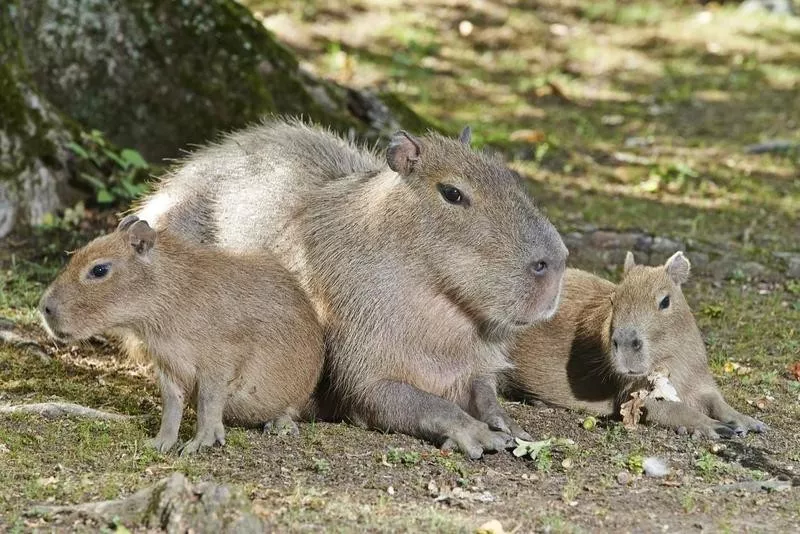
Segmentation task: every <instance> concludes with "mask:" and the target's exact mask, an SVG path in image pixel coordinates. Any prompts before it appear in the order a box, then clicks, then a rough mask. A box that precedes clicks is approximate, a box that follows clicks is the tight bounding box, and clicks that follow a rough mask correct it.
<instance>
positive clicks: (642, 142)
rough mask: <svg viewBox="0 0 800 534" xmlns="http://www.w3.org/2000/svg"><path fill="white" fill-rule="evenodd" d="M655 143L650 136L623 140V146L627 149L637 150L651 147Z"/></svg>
mask: <svg viewBox="0 0 800 534" xmlns="http://www.w3.org/2000/svg"><path fill="white" fill-rule="evenodd" d="M655 142H656V141H655V138H654V137H653V136H652V135H648V136H647V137H628V138H626V139H625V146H626V147H627V148H638V147H644V146H650V145H653V144H654V143H655Z"/></svg>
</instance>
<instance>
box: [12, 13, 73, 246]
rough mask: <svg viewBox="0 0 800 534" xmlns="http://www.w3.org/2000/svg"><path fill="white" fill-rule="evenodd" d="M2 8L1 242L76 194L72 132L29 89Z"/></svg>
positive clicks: (24, 70)
mask: <svg viewBox="0 0 800 534" xmlns="http://www.w3.org/2000/svg"><path fill="white" fill-rule="evenodd" d="M8 22H9V19H8V17H7V13H6V8H3V11H2V13H0V237H4V236H5V235H6V234H8V233H9V232H10V231H11V229H12V228H13V227H14V226H15V224H16V223H17V222H25V223H33V224H36V223H39V222H40V221H41V220H42V217H44V215H45V214H47V213H49V212H53V211H54V210H56V209H58V208H59V207H60V206H61V205H62V202H64V201H68V200H69V199H70V197H72V196H74V194H75V192H74V191H72V190H71V189H70V188H69V186H68V183H69V178H70V170H69V159H70V155H69V153H68V151H67V150H66V149H65V148H64V145H65V143H67V142H69V141H71V140H72V139H73V137H74V134H75V132H76V130H75V128H74V126H72V125H71V124H69V122H68V121H65V120H64V118H63V117H62V116H61V115H60V113H59V112H58V111H57V110H56V109H55V108H54V107H53V105H52V104H51V103H50V102H49V101H48V100H47V99H46V98H44V97H42V95H41V94H40V93H39V92H38V91H37V90H36V89H35V88H34V86H33V84H32V83H31V80H30V77H29V76H28V74H27V72H26V69H25V64H24V62H23V59H22V55H21V54H20V48H19V41H18V40H17V38H16V33H15V32H14V31H13V30H12V28H11V26H10V24H9V23H8Z"/></svg>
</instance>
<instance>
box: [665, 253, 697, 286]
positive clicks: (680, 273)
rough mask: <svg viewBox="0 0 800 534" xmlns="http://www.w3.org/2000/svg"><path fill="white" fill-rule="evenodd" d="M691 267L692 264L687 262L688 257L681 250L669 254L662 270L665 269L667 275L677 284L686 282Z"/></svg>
mask: <svg viewBox="0 0 800 534" xmlns="http://www.w3.org/2000/svg"><path fill="white" fill-rule="evenodd" d="M691 269H692V264H691V263H690V262H689V258H687V257H686V256H684V255H683V252H681V251H678V252H676V253H675V254H673V255H672V256H670V258H669V259H668V260H667V262H666V263H665V264H664V270H666V271H667V275H668V276H669V277H670V279H671V280H672V281H673V282H675V283H676V284H678V285H681V284H684V283H686V281H687V280H688V279H689V272H690V271H691Z"/></svg>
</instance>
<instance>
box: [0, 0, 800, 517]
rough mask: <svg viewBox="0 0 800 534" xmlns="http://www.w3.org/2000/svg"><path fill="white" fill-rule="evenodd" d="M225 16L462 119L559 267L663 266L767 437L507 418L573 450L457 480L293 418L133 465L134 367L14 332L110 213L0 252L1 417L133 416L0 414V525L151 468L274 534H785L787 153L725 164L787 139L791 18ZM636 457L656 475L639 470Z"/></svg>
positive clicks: (412, 444) (578, 0) (107, 348)
mask: <svg viewBox="0 0 800 534" xmlns="http://www.w3.org/2000/svg"><path fill="white" fill-rule="evenodd" d="M244 3H246V4H248V5H250V6H251V7H252V8H253V9H254V11H255V12H256V13H257V16H258V17H259V18H261V19H262V20H264V22H265V24H266V25H267V26H268V27H269V28H270V29H272V30H273V31H275V32H276V33H277V34H278V36H279V37H280V38H281V39H283V40H284V41H286V42H287V43H288V44H289V45H290V46H292V47H293V48H295V49H296V50H297V51H298V53H299V54H300V56H301V58H302V59H303V60H304V61H305V63H306V67H307V68H309V69H313V70H315V71H317V72H319V73H320V74H322V75H325V76H328V77H331V78H333V79H337V80H340V81H343V82H346V83H348V84H351V85H357V86H367V87H368V86H374V85H383V86H385V87H387V88H389V89H391V90H392V91H395V92H396V93H398V95H399V96H401V97H402V98H403V99H404V100H406V101H407V102H409V103H410V104H411V105H412V106H413V107H414V108H415V109H416V110H417V111H418V112H420V113H422V114H423V115H425V116H426V117H430V118H432V119H434V120H437V121H438V122H439V123H441V124H442V125H444V126H446V127H448V128H450V129H453V130H456V129H458V128H459V127H460V126H461V125H463V124H464V123H467V122H468V123H470V124H471V125H472V127H473V130H474V132H475V139H476V141H477V142H478V143H479V144H483V145H486V146H488V147H490V148H492V149H494V150H499V151H501V152H502V153H503V154H504V155H505V156H506V157H507V159H508V160H509V163H510V164H511V165H512V166H513V167H514V168H515V169H517V170H518V171H520V172H521V173H523V174H524V175H525V176H527V177H529V178H530V183H531V190H532V192H533V194H534V196H535V197H536V198H537V201H538V203H539V204H540V205H541V206H542V207H543V209H545V210H546V211H547V213H548V214H549V215H550V217H551V218H552V220H553V221H554V223H555V224H556V225H557V227H558V228H559V229H560V230H561V231H562V234H563V235H564V236H565V239H566V240H567V241H568V244H569V246H570V249H571V256H570V258H571V262H572V264H573V265H574V266H577V267H583V268H587V269H591V270H593V271H595V272H597V273H598V274H601V275H605V276H608V277H610V278H612V279H615V278H617V277H618V276H619V271H620V268H621V263H622V259H623V258H624V252H625V249H626V247H627V246H629V245H630V246H633V247H634V248H636V247H638V248H637V258H639V259H640V261H645V260H649V261H651V262H657V261H663V259H664V257H665V255H668V254H670V253H671V252H673V251H674V250H673V249H674V248H675V247H679V248H684V249H686V250H687V254H688V255H689V257H690V258H691V259H692V261H693V264H694V267H695V275H694V277H693V280H692V282H691V283H690V285H688V286H687V287H686V289H685V293H686V295H687V298H688V300H689V302H690V304H691V306H692V308H693V310H694V311H695V315H696V317H697V320H698V324H699V326H700V328H701V330H702V332H703V335H704V338H705V340H706V343H707V346H708V352H709V360H710V365H711V367H712V370H713V371H714V374H715V376H716V377H717V379H718V382H719V384H720V386H721V389H722V390H723V392H724V394H725V396H726V398H727V399H728V400H729V402H730V403H731V404H732V405H733V406H734V407H735V408H737V409H738V410H740V411H742V412H745V413H748V414H750V415H753V416H755V417H757V418H759V419H761V420H763V421H764V422H766V423H767V424H768V425H770V430H769V431H768V432H767V433H766V434H763V435H748V436H746V437H745V438H740V439H734V440H724V441H721V442H719V443H714V442H710V441H706V440H693V439H692V438H690V437H687V436H678V435H676V434H675V433H674V432H672V431H668V430H664V429H657V428H652V427H643V428H640V429H638V430H635V431H627V430H625V429H624V428H623V427H622V426H621V425H620V424H618V423H616V422H613V421H601V422H600V424H599V425H598V427H596V428H594V429H591V430H587V429H585V428H584V426H583V424H582V423H583V421H584V419H585V417H586V416H585V415H584V414H579V413H574V412H569V411H565V410H561V409H554V408H548V407H542V406H528V405H521V404H514V403H509V404H508V405H507V407H508V409H509V411H510V413H511V414H512V415H513V416H515V417H516V418H517V419H518V420H519V421H520V423H521V424H522V426H523V427H524V428H526V429H527V430H528V431H529V432H530V433H531V434H532V435H533V436H534V437H535V438H536V439H542V438H544V437H558V438H570V439H571V440H573V441H574V445H573V446H563V447H554V448H552V449H548V450H546V451H545V452H544V453H543V454H541V455H540V456H539V457H538V458H537V459H536V460H530V459H524V458H515V457H514V456H513V455H512V454H511V453H510V452H507V453H499V454H492V455H489V456H487V457H486V458H484V459H483V460H480V461H477V462H470V461H468V460H466V459H464V458H463V456H461V455H460V454H458V453H453V454H445V453H441V452H439V451H438V450H437V449H436V448H435V447H433V446H431V445H429V444H426V443H424V442H421V441H419V440H416V439H413V438H409V437H406V436H401V435H392V434H389V435H384V434H380V433H377V432H371V431H366V430H362V429H359V428H355V427H352V426H349V425H346V424H322V423H317V424H311V423H306V424H303V425H301V434H300V436H299V437H295V438H292V437H277V436H269V435H263V434H262V433H260V432H258V431H255V430H245V429H236V428H234V429H230V430H229V435H228V443H227V445H226V447H225V448H217V449H214V450H210V451H206V452H204V453H202V454H200V455H198V456H197V457H195V458H189V459H181V458H178V457H177V456H175V455H174V454H167V455H161V454H158V453H155V452H153V451H151V450H149V449H147V448H146V447H145V440H146V439H147V438H148V437H149V436H151V435H153V434H155V432H156V430H157V427H158V421H159V416H160V406H159V405H160V402H159V398H158V393H157V389H156V387H155V385H154V383H153V381H152V378H151V376H150V372H149V370H148V369H147V368H144V367H139V366H136V365H134V364H132V363H130V362H126V361H124V359H123V358H122V357H121V356H120V354H119V350H118V349H117V348H116V347H115V346H114V345H113V344H105V343H102V342H99V341H98V342H93V343H86V344H81V345H79V346H75V347H69V346H56V345H54V344H52V343H50V342H47V341H45V338H44V335H43V332H42V331H41V329H40V328H39V327H38V326H37V325H36V317H35V314H34V312H33V309H34V306H35V303H36V301H37V299H38V297H39V295H40V293H41V291H42V289H43V288H44V287H45V285H46V284H47V283H48V282H49V281H50V280H51V279H52V277H53V276H54V274H55V272H56V270H57V269H58V268H59V266H60V265H62V263H63V261H64V260H65V258H66V255H65V254H64V251H66V250H72V249H74V248H76V247H77V246H79V245H80V244H81V243H84V242H85V241H86V240H87V239H89V237H91V236H92V235H95V234H96V233H98V232H102V231H104V230H105V229H109V228H111V227H112V226H111V224H112V220H113V214H111V213H100V214H98V213H96V212H90V213H89V215H88V216H87V217H86V218H85V219H84V220H83V221H82V222H80V223H68V222H62V223H59V224H55V225H54V226H53V227H50V228H39V229H36V230H35V231H34V232H32V233H28V234H25V235H22V234H19V235H14V236H11V238H9V239H8V240H7V242H6V243H3V245H2V246H0V289H2V293H0V316H2V317H4V318H5V319H4V321H5V322H4V323H3V324H2V325H0V326H3V327H4V328H10V327H12V326H13V327H14V328H15V329H16V330H15V331H16V332H18V333H20V334H22V335H24V336H28V337H30V338H32V339H35V340H37V341H39V342H40V343H42V344H43V346H44V348H45V350H44V353H40V352H37V351H36V350H29V349H28V348H26V347H21V346H14V345H11V344H3V345H0V404H19V403H25V402H40V401H45V400H58V401H68V402H75V403H79V404H83V405H86V406H90V407H93V408H98V409H103V410H108V411H112V412H116V413H122V414H128V415H132V416H135V418H134V419H132V420H130V421H124V422H106V421H91V420H81V419H75V418H59V419H53V420H48V419H44V418H41V417H39V416H33V415H0V530H3V531H6V530H7V531H30V530H35V529H37V528H40V529H42V530H51V529H55V530H69V529H72V528H78V527H80V524H78V525H77V526H76V524H75V523H74V522H73V521H74V520H73V519H70V520H69V521H66V522H64V520H62V521H61V522H60V521H59V520H58V519H53V518H46V517H45V518H43V517H38V516H31V515H26V514H25V512H26V511H27V510H30V509H31V508H32V507H33V506H34V505H37V504H70V503H80V502H87V501H93V500H101V499H112V498H117V497H119V496H125V495H130V494H131V493H132V492H134V491H136V490H137V489H139V488H143V487H146V486H148V485H149V484H152V483H154V482H156V481H157V480H160V479H162V478H163V477H165V476H167V475H169V474H170V473H173V472H182V473H185V474H186V475H187V476H188V477H189V479H190V480H192V481H203V480H213V481H216V482H219V483H224V484H227V485H228V486H229V487H230V488H232V490H233V491H237V492H241V494H243V495H244V496H245V497H247V498H248V499H249V500H250V502H251V504H252V509H253V512H254V513H255V514H256V515H257V516H259V517H260V518H262V519H263V520H264V521H266V523H267V525H268V526H269V528H270V529H271V530H275V531H323V530H324V531H346V532H347V531H370V532H373V531H375V532H379V531H424V532H428V531H436V532H439V531H441V532H474V531H475V530H476V529H477V528H478V526H480V525H482V524H483V523H485V522H487V521H489V520H491V519H496V520H498V521H499V522H500V523H502V525H503V528H504V529H505V530H506V531H515V532H533V531H536V532H597V531H612V530H613V531H620V532H656V531H659V532H695V531H698V532H701V531H709V532H790V531H797V530H798V529H800V495H799V494H798V489H797V488H796V486H797V485H799V484H800V478H799V476H798V475H800V437H799V436H800V435H799V434H798V432H797V430H796V429H797V421H798V420H799V419H800V381H798V380H797V377H796V376H794V375H793V374H792V373H790V372H789V371H788V370H787V368H788V367H789V366H790V365H791V364H793V363H794V362H797V361H798V360H800V279H798V277H800V274H798V273H797V272H795V271H793V270H792V269H793V265H794V264H793V263H792V262H793V261H794V258H796V259H797V262H798V263H797V265H798V267H797V269H800V162H799V159H798V158H800V156H799V155H798V151H797V150H796V149H795V150H794V151H793V150H791V149H789V150H786V151H781V152H778V153H771V154H748V153H746V152H745V146H747V145H750V144H753V143H758V142H762V141H767V140H790V141H794V142H795V143H800V126H798V124H799V123H798V121H800V18H797V19H791V18H783V17H775V16H768V15H753V14H746V15H745V14H742V13H740V12H737V11H736V9H735V8H724V9H722V8H717V7H713V8H710V9H709V10H707V11H704V10H702V9H701V8H700V7H699V6H697V5H696V4H693V3H691V2H679V1H675V0H672V1H667V2H634V1H626V2H617V3H615V2H610V1H600V2H590V1H588V0H570V1H566V2H561V1H555V0H552V1H528V0H524V1H522V0H521V1H511V0H508V1H488V0H487V1H481V2H466V1H463V2H462V1H460V0H440V1H425V2H413V3H411V2H403V1H402V0H382V1H358V2H347V3H345V2H326V3H324V4H323V3H313V2H299V3H295V2H292V3H289V2H286V3H285V4H284V3H282V2H260V1H258V0H249V1H248V2H244ZM323 5H324V7H322V6H323ZM265 6H267V7H265ZM465 21H466V22H469V24H465ZM598 229H599V230H598ZM642 239H644V240H645V241H646V242H647V245H646V246H643V245H641V243H642ZM193 422H194V420H193V417H192V416H191V414H190V417H189V418H188V419H187V420H185V421H184V425H183V431H182V434H181V435H182V438H184V439H185V438H187V437H189V436H190V434H191V429H192V424H193ZM649 456H654V457H658V458H661V459H663V460H665V461H666V462H667V463H668V465H669V467H670V473H669V475H668V476H666V477H665V478H653V477H648V476H645V475H642V474H640V469H641V463H642V461H643V459H644V458H646V457H649ZM760 481H761V482H760ZM776 481H778V482H777V483H776ZM762 482H763V484H762ZM762 486H767V489H765V488H764V487H762ZM769 488H772V489H769ZM97 526H98V525H97V523H91V522H90V523H88V524H87V525H84V526H83V527H80V528H83V529H85V530H92V531H93V530H95V529H96V528H97ZM105 527H106V528H107V529H108V530H110V531H114V530H117V531H122V528H127V529H130V530H136V529H137V527H141V526H140V525H136V524H125V523H122V524H115V525H105Z"/></svg>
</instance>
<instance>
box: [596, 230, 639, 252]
mask: <svg viewBox="0 0 800 534" xmlns="http://www.w3.org/2000/svg"><path fill="white" fill-rule="evenodd" d="M641 238H642V234H641V233H639V232H624V233H619V232H613V231H608V230H597V231H596V232H594V233H593V234H592V235H591V236H590V238H589V244H590V246H592V247H595V248H599V249H606V250H608V249H624V250H632V249H633V248H634V247H635V246H636V243H637V242H639V240H640V239H641Z"/></svg>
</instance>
